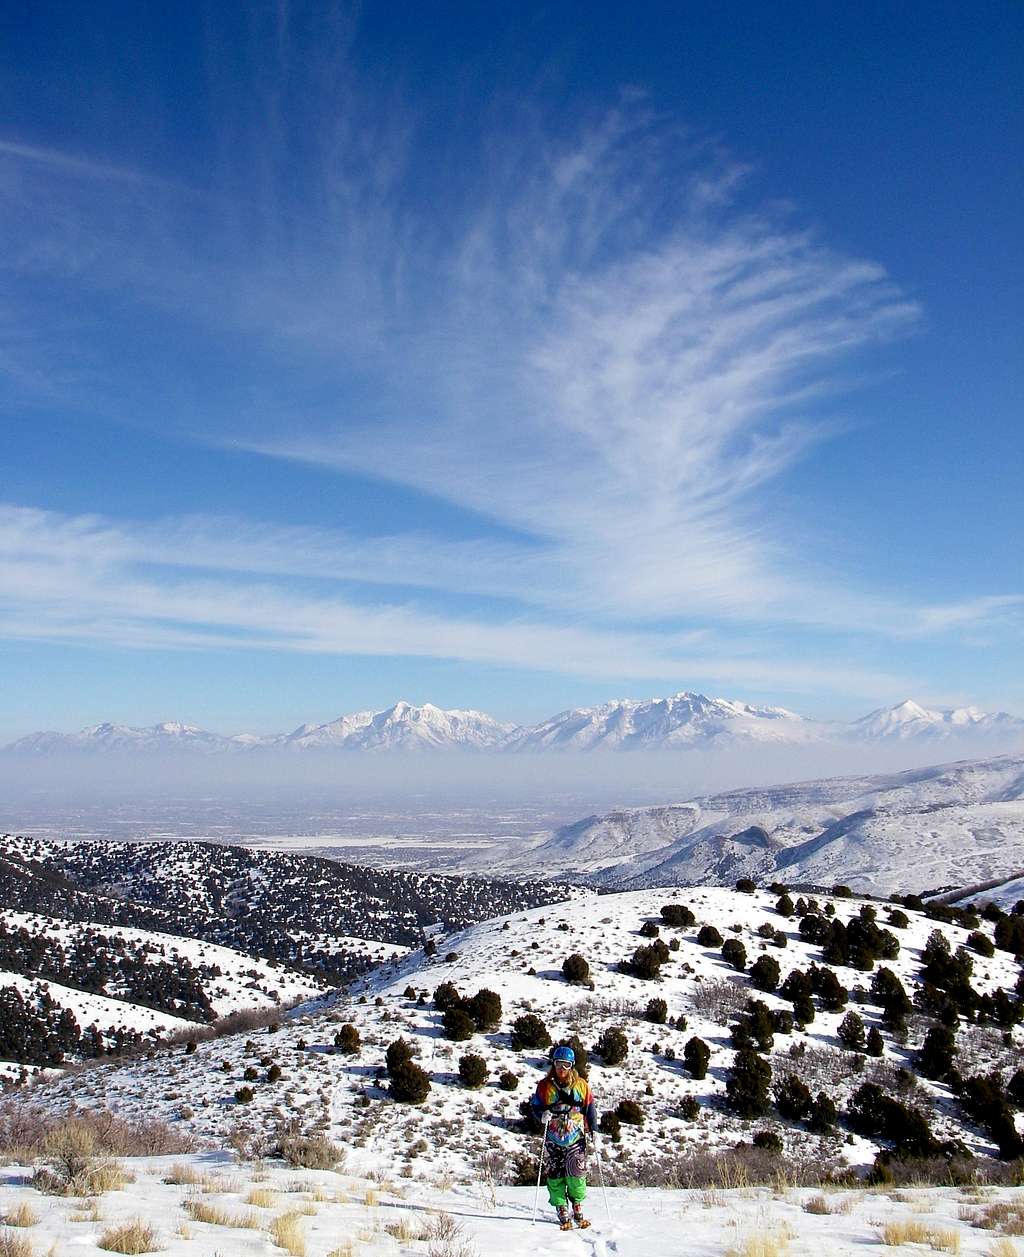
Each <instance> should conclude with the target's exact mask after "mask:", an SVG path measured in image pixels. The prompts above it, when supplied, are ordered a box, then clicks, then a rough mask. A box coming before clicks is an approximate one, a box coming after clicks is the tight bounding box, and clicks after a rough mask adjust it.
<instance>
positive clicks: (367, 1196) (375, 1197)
mask: <svg viewBox="0 0 1024 1257" xmlns="http://www.w3.org/2000/svg"><path fill="white" fill-rule="evenodd" d="M379 1203H380V1192H379V1191H378V1190H377V1189H376V1187H368V1188H367V1189H366V1191H365V1192H364V1193H363V1204H364V1205H367V1206H369V1208H371V1209H372V1208H374V1206H376V1205H378V1204H379Z"/></svg>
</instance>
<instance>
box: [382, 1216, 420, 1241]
mask: <svg viewBox="0 0 1024 1257" xmlns="http://www.w3.org/2000/svg"><path fill="white" fill-rule="evenodd" d="M384 1232H385V1234H387V1235H390V1236H391V1238H392V1239H394V1240H397V1241H398V1242H399V1244H409V1243H419V1242H421V1241H423V1240H427V1239H429V1238H430V1235H429V1232H428V1231H427V1229H426V1228H425V1227H424V1225H423V1223H422V1222H421V1221H420V1220H419V1219H418V1218H414V1217H412V1216H411V1215H409V1214H401V1215H400V1216H399V1217H398V1219H397V1221H395V1222H388V1223H387V1224H386V1225H385V1226H384Z"/></svg>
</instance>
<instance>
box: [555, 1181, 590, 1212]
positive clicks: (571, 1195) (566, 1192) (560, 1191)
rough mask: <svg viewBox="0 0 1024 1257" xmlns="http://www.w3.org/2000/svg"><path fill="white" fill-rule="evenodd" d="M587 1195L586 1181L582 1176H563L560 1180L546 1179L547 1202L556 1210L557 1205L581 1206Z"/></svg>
mask: <svg viewBox="0 0 1024 1257" xmlns="http://www.w3.org/2000/svg"><path fill="white" fill-rule="evenodd" d="M586 1195H587V1180H586V1179H585V1178H584V1177H583V1176H582V1175H578V1176H577V1175H575V1174H564V1175H562V1177H561V1178H549V1179H548V1200H549V1201H550V1202H551V1204H552V1205H554V1207H555V1208H556V1209H557V1208H558V1206H559V1205H564V1204H567V1203H568V1201H567V1199H566V1197H568V1200H571V1201H573V1203H574V1204H582V1203H583V1201H584V1200H585V1199H586Z"/></svg>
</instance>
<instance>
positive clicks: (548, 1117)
mask: <svg viewBox="0 0 1024 1257" xmlns="http://www.w3.org/2000/svg"><path fill="white" fill-rule="evenodd" d="M550 1121H551V1114H550V1113H545V1114H544V1129H543V1131H542V1132H541V1136H540V1158H539V1159H538V1161H537V1190H536V1191H535V1192H534V1193H533V1219H532V1220H531V1222H530V1226H533V1225H534V1224H535V1223H536V1221H537V1206H538V1205H539V1204H540V1176H541V1172H542V1171H543V1169H544V1148H545V1145H546V1144H547V1139H548V1122H550Z"/></svg>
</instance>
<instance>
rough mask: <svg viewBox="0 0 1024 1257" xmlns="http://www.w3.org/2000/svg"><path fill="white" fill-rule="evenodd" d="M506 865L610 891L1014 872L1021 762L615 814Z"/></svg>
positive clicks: (860, 882)
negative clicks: (580, 877)
mask: <svg viewBox="0 0 1024 1257" xmlns="http://www.w3.org/2000/svg"><path fill="white" fill-rule="evenodd" d="M516 866H517V867H519V868H521V869H531V868H537V869H545V870H547V871H549V872H555V871H559V870H560V871H561V872H563V873H568V872H582V873H586V874H589V875H594V876H596V877H597V879H598V880H599V881H601V882H602V883H604V884H607V885H609V886H630V885H636V886H639V885H659V884H670V883H676V884H679V885H705V884H708V885H713V884H723V885H732V884H733V882H735V880H736V878H738V877H753V878H755V879H758V880H761V881H765V880H767V881H771V880H773V879H774V878H776V877H781V878H782V879H783V880H785V881H788V882H792V883H795V884H808V885H815V886H831V885H833V884H834V883H835V882H844V883H846V884H847V885H850V886H852V887H854V889H857V890H862V891H865V892H869V893H872V894H887V893H889V892H890V891H892V890H896V889H901V890H905V891H908V890H909V891H924V890H933V889H937V888H939V887H951V886H958V885H965V884H967V883H970V882H980V881H982V880H985V879H991V878H994V877H999V876H1009V875H1011V874H1012V873H1015V872H1017V871H1018V870H1020V869H1021V868H1024V757H1021V756H998V757H996V758H993V759H988V760H969V761H964V762H961V763H956V764H947V765H940V766H938V767H935V768H928V769H914V770H912V771H910V772H904V773H895V774H886V775H882V776H872V777H836V778H826V779H823V780H820V781H810V782H803V783H798V784H795V785H787V786H779V787H776V788H766V787H759V788H756V789H752V790H735V791H729V792H727V793H723V794H717V795H708V796H704V797H699V798H696V799H691V800H689V801H687V802H685V803H680V804H678V805H676V806H674V807H670V808H666V807H651V808H631V809H624V810H621V811H617V812H612V813H609V814H608V815H606V816H602V817H589V818H587V819H585V820H583V821H580V822H578V823H577V824H575V825H571V826H567V827H565V828H564V829H561V830H559V831H557V832H556V833H554V834H551V835H548V836H547V837H544V838H541V839H540V840H539V841H538V842H537V843H536V844H535V845H534V847H533V849H532V850H530V851H528V852H526V853H525V854H520V855H519V856H518V857H517V858H516Z"/></svg>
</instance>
